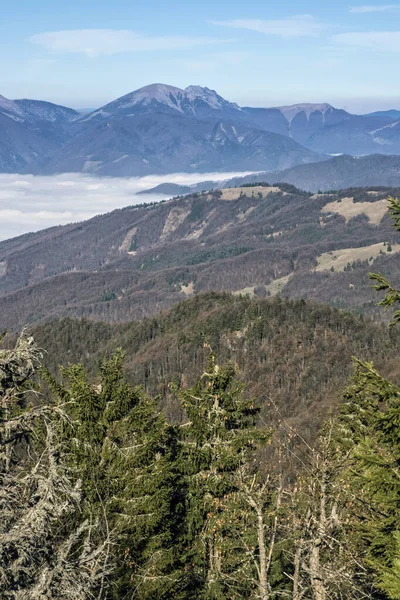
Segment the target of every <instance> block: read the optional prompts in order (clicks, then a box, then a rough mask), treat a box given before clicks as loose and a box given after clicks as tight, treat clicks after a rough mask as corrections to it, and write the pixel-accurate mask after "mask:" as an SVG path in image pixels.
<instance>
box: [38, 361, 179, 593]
mask: <svg viewBox="0 0 400 600" xmlns="http://www.w3.org/2000/svg"><path fill="white" fill-rule="evenodd" d="M123 360H124V355H123V353H122V352H121V351H117V352H115V353H114V354H113V356H112V357H111V358H110V359H109V360H104V361H103V362H102V364H101V366H100V373H99V375H100V376H99V379H98V381H97V383H96V384H94V383H92V382H91V381H90V379H89V377H88V375H87V374H86V372H85V370H84V369H83V367H82V366H81V365H73V366H71V367H69V368H68V369H64V370H63V371H62V374H63V380H64V383H63V384H62V385H60V384H58V383H57V382H55V381H54V379H52V378H51V377H50V376H49V375H48V374H47V376H46V378H47V380H48V382H49V383H50V384H51V386H52V389H53V390H54V391H55V392H56V393H57V395H58V396H59V398H60V399H62V401H63V402H64V404H65V406H66V407H67V409H68V411H69V415H70V418H71V423H72V425H71V426H70V427H69V428H66V431H65V433H64V435H65V436H66V438H67V439H69V440H70V447H71V454H70V456H71V461H72V464H73V465H74V469H75V471H76V473H77V475H78V474H80V476H81V477H82V482H83V483H82V486H83V494H84V498H85V504H84V506H85V510H86V511H88V512H90V513H91V514H93V513H94V512H95V513H97V514H98V515H104V517H105V519H104V522H105V525H106V528H107V531H104V532H103V535H105V534H106V533H108V534H111V535H112V538H113V543H114V552H113V559H114V561H113V562H114V572H113V575H112V581H111V585H110V586H109V587H110V594H111V595H112V596H113V597H116V598H120V597H125V596H128V597H131V598H140V599H146V598H154V599H158V598H160V599H161V598H168V597H173V593H172V591H171V590H172V589H173V588H174V586H175V584H176V581H177V579H178V575H179V570H178V569H177V567H176V564H177V558H176V555H175V545H174V535H175V532H174V529H175V528H176V526H177V525H176V523H177V520H178V518H177V517H176V515H177V514H179V511H178V510H175V508H176V506H175V505H178V501H179V497H178V498H177V492H176V481H175V479H176V476H175V474H174V468H173V461H174V456H175V451H176V450H175V449H176V442H175V437H174V433H173V429H171V428H170V427H169V426H168V425H167V423H166V420H165V418H164V417H163V416H162V415H161V414H160V413H159V411H158V409H157V406H156V402H155V401H154V400H152V399H150V398H149V397H148V396H147V395H146V394H145V393H144V392H143V390H142V389H141V388H138V387H136V388H135V387H131V386H130V385H129V384H128V383H127V381H126V379H125V376H124V373H123ZM168 594H170V595H168Z"/></svg>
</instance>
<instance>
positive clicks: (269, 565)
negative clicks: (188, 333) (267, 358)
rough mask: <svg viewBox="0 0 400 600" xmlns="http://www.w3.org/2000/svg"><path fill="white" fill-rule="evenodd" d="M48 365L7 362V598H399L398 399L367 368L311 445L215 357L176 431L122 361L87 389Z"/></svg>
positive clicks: (0, 389)
mask: <svg viewBox="0 0 400 600" xmlns="http://www.w3.org/2000/svg"><path fill="white" fill-rule="evenodd" d="M41 360H42V358H41V353H40V351H39V349H38V348H37V346H36V344H35V342H34V340H33V338H31V337H28V336H25V335H23V336H21V337H20V338H19V340H18V342H17V344H16V346H15V348H13V349H10V350H3V351H1V354H0V468H1V470H0V477H1V490H0V517H1V518H0V593H1V597H2V598H5V599H6V598H8V599H17V598H18V599H19V598H27V599H28V598H29V599H33V598H47V599H53V598H54V599H64V598H65V599H66V598H68V599H71V598H72V599H75V598H76V599H82V600H83V599H90V598H99V599H100V598H103V599H110V600H111V599H121V600H122V599H123V598H124V599H125V598H132V599H135V598H136V599H160V600H161V599H169V598H174V599H175V598H177V599H189V598H190V599H192V598H198V599H210V600H211V599H213V600H214V599H215V600H220V599H225V598H226V599H235V598H237V599H239V598H245V597H247V598H250V599H252V598H254V599H256V598H257V599H262V600H267V599H270V598H290V599H292V600H300V599H302V598H307V599H315V600H325V599H330V598H332V599H341V598H347V599H350V598H357V599H358V598H360V599H361V598H376V599H378V598H379V599H381V598H382V599H384V598H390V599H398V598H400V519H399V514H400V512H399V511H400V469H399V465H400V401H399V399H400V388H398V387H397V386H395V385H394V384H392V383H391V382H389V381H388V380H386V379H384V378H382V377H381V376H380V375H379V374H378V373H377V372H376V371H375V370H374V368H373V366H372V365H371V364H368V363H361V362H356V365H355V374H354V377H353V380H352V382H351V384H350V386H349V387H348V388H347V389H346V392H345V395H344V403H343V404H342V407H341V410H340V413H339V415H338V416H336V417H335V418H334V419H331V420H329V421H328V422H327V423H326V424H325V425H324V427H323V428H322V430H321V432H320V435H319V438H318V441H317V442H316V444H315V445H313V446H311V445H309V444H308V443H307V442H306V441H304V440H303V439H302V438H301V436H299V435H298V434H297V432H296V431H295V430H294V429H293V428H292V427H291V426H290V424H288V423H287V422H286V421H285V420H284V419H282V420H281V423H280V424H279V425H277V427H276V428H275V429H274V430H272V429H271V428H269V427H265V426H264V425H263V421H262V420H260V418H259V413H260V406H259V403H258V402H257V400H256V399H251V398H248V397H246V395H245V394H244V390H243V386H242V385H241V384H240V383H239V382H238V380H237V378H236V376H235V372H234V368H233V367H232V365H230V364H227V365H225V366H219V365H218V363H217V361H216V358H215V356H214V354H213V353H212V352H210V355H209V360H208V364H207V366H206V368H205V371H204V373H203V374H202V375H201V377H200V378H199V379H198V380H197V382H196V383H195V385H194V386H192V387H186V388H185V387H181V386H179V385H173V386H172V388H173V389H172V393H174V394H175V395H176V397H177V399H178V400H179V402H180V404H181V408H182V413H183V414H184V419H183V420H182V423H181V424H180V425H171V424H169V423H168V422H167V420H166V418H165V417H164V416H163V415H162V413H160V412H159V410H158V408H157V401H156V399H153V398H150V397H149V396H148V395H147V394H145V393H144V392H143V390H142V389H141V388H140V387H134V386H131V385H129V384H128V383H127V381H126V379H125V376H124V373H123V354H122V352H121V351H117V352H115V353H114V354H113V355H112V356H111V357H110V358H109V359H107V360H104V361H103V362H102V364H101V366H100V369H99V373H98V377H96V378H95V379H94V380H93V379H91V378H89V377H88V375H87V373H86V372H85V370H84V368H83V367H82V366H80V365H73V366H70V367H68V368H67V369H63V370H61V372H60V374H59V376H58V377H57V378H54V377H53V376H52V375H51V374H50V373H49V372H48V371H46V370H44V369H41V367H40V364H41ZM35 372H36V373H38V372H40V379H39V380H38V379H37V378H35ZM270 410H271V411H275V410H276V406H274V404H273V403H271V405H270ZM293 465H295V466H296V472H295V475H294V474H293Z"/></svg>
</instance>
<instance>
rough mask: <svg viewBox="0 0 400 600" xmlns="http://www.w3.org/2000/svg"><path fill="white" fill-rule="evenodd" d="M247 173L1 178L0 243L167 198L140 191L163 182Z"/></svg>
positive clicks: (186, 183) (15, 176) (13, 175)
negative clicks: (24, 234)
mask: <svg viewBox="0 0 400 600" xmlns="http://www.w3.org/2000/svg"><path fill="white" fill-rule="evenodd" d="M247 174H249V172H244V173H195V174H189V173H173V174H170V175H147V176H146V177H129V178H123V177H93V176H90V175H84V174H81V173H72V174H71V173H67V174H63V175H52V176H36V175H17V174H0V240H4V239H7V238H11V237H15V236H17V235H20V234H22V233H28V232H30V231H38V230H39V229H45V228H46V227H52V226H53V225H64V224H66V223H71V222H76V221H82V220H84V219H89V218H90V217H93V216H94V215H97V214H100V213H105V212H108V211H110V210H113V209H115V208H122V207H124V206H128V205H133V204H141V203H143V202H155V201H160V200H162V199H165V198H168V197H169V196H164V195H160V194H146V195H140V196H138V195H137V193H138V192H140V191H143V190H147V189H150V188H152V187H154V186H156V185H159V184H160V183H165V182H171V183H178V184H181V185H191V184H194V183H199V182H200V181H221V180H223V179H230V178H231V177H237V176H243V175H247Z"/></svg>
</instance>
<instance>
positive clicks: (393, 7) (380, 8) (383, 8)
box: [350, 4, 400, 15]
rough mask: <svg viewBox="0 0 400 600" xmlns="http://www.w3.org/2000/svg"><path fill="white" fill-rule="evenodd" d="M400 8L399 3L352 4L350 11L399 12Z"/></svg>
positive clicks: (365, 12) (366, 12)
mask: <svg viewBox="0 0 400 600" xmlns="http://www.w3.org/2000/svg"><path fill="white" fill-rule="evenodd" d="M398 10H400V5H399V4H380V5H379V4H373V5H364V6H352V7H351V8H350V12H351V13H354V14H361V15H362V14H368V13H385V12H397V11H398Z"/></svg>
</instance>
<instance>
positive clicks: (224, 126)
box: [0, 84, 400, 176]
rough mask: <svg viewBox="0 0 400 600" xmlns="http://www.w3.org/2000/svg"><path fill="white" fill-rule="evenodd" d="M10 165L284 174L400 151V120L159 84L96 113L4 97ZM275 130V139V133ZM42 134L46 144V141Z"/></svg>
mask: <svg viewBox="0 0 400 600" xmlns="http://www.w3.org/2000/svg"><path fill="white" fill-rule="evenodd" d="M0 115H1V116H2V117H7V118H8V119H9V120H10V121H14V122H15V123H19V124H20V125H21V127H23V128H25V129H26V134H25V136H26V140H27V144H26V148H24V147H23V145H22V142H23V140H24V136H23V135H22V129H21V127H19V128H18V127H15V128H12V125H11V124H10V123H7V125H6V126H5V128H6V129H7V135H6V137H7V142H5V141H4V140H3V147H2V148H1V149H0V151H1V155H0V171H3V172H4V171H6V172H10V171H11V172H12V171H13V170H14V171H21V170H24V171H25V172H28V173H35V174H52V173H59V172H69V171H75V172H89V173H96V174H99V175H110V176H114V175H120V176H138V175H144V174H149V173H168V172H172V171H183V170H185V171H188V172H193V171H223V170H227V169H231V170H232V169H235V170H262V171H266V170H277V169H285V168H289V167H292V166H294V165H295V164H303V163H309V162H316V161H318V160H320V159H322V158H323V157H324V155H329V154H343V153H347V154H351V155H355V156H362V155H366V154H371V153H379V154H400V123H399V122H397V121H396V120H394V119H393V118H391V116H389V115H388V114H383V115H381V114H377V115H368V116H366V115H361V116H360V115H352V114H350V113H348V112H346V111H344V110H339V109H336V108H334V107H332V106H331V105H329V104H326V103H325V104H295V105H292V106H281V107H274V108H252V107H240V106H238V105H237V104H235V103H234V102H229V101H227V100H225V99H224V98H223V97H222V96H220V95H219V94H218V93H217V92H216V91H214V90H210V89H209V88H207V87H201V86H195V85H192V86H188V87H187V88H185V89H180V88H177V87H173V86H169V85H165V84H152V85H148V86H145V87H144V88H140V89H139V90H136V91H133V92H130V93H129V94H126V95H125V96H122V97H121V98H117V99H116V100H114V101H112V102H110V103H108V104H106V105H105V106H103V107H101V108H99V109H96V110H94V111H92V112H91V113H89V114H83V115H82V114H79V113H77V112H76V111H73V110H72V109H68V108H66V107H62V106H57V105H54V104H51V103H47V102H40V101H35V100H8V99H6V98H4V97H2V96H0ZM274 136H275V137H274ZM39 140H40V141H39Z"/></svg>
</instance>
